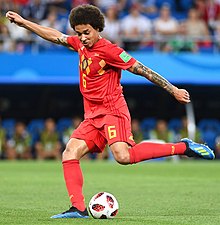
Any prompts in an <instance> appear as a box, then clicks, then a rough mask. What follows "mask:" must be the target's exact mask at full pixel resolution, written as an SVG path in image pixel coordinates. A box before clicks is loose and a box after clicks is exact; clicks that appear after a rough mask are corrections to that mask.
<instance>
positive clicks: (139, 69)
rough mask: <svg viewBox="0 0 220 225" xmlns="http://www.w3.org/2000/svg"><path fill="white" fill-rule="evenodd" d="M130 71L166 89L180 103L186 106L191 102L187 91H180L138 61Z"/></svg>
mask: <svg viewBox="0 0 220 225" xmlns="http://www.w3.org/2000/svg"><path fill="white" fill-rule="evenodd" d="M128 71H130V72H132V73H134V74H137V75H140V76H143V77H145V78H147V79H148V80H150V81H151V82H152V83H154V84H156V85H158V86H160V87H162V88H164V89H165V90H166V91H167V92H169V93H170V94H171V95H173V96H174V97H175V98H176V100H177V101H179V102H180V103H182V104H186V103H189V102H190V96H189V93H188V92H187V91H186V90H185V89H179V88H177V87H175V86H174V85H172V84H171V83H170V82H169V81H167V80H166V79H165V78H164V77H162V76H161V75H160V74H158V73H156V72H155V71H153V70H151V69H150V68H148V67H146V66H144V65H143V64H142V63H140V62H138V61H136V62H135V63H134V65H133V66H131V67H130V68H129V69H128Z"/></svg>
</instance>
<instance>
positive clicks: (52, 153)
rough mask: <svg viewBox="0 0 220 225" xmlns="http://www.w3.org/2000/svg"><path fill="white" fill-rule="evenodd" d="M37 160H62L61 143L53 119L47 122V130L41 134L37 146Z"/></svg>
mask: <svg viewBox="0 0 220 225" xmlns="http://www.w3.org/2000/svg"><path fill="white" fill-rule="evenodd" d="M35 149H36V153H37V159H41V160H43V159H60V158H61V143H60V141H59V134H58V132H56V124H55V121H54V120H53V119H52V118H48V119H46V120H45V128H44V130H43V131H42V132H41V133H40V139H39V141H38V142H37V143H36V145H35Z"/></svg>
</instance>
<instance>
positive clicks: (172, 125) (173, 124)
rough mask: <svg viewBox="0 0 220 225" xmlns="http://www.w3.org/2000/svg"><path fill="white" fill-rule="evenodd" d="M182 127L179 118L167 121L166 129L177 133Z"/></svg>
mask: <svg viewBox="0 0 220 225" xmlns="http://www.w3.org/2000/svg"><path fill="white" fill-rule="evenodd" d="M181 128H182V121H181V119H179V118H173V119H171V120H170V121H169V123H168V129H170V130H172V131H174V132H175V133H178V132H179V131H180V129H181Z"/></svg>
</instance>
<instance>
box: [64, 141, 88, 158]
mask: <svg viewBox="0 0 220 225" xmlns="http://www.w3.org/2000/svg"><path fill="white" fill-rule="evenodd" d="M88 152H89V147H88V145H87V144H86V142H85V141H84V140H81V139H77V138H71V139H70V140H69V141H68V143H67V145H66V148H65V150H64V152H63V161H65V160H70V159H77V160H80V159H81V158H82V157H83V156H84V155H86V154H87V153H88Z"/></svg>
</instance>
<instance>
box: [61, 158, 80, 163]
mask: <svg viewBox="0 0 220 225" xmlns="http://www.w3.org/2000/svg"><path fill="white" fill-rule="evenodd" d="M68 163H79V160H78V159H68V160H64V161H62V164H68Z"/></svg>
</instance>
